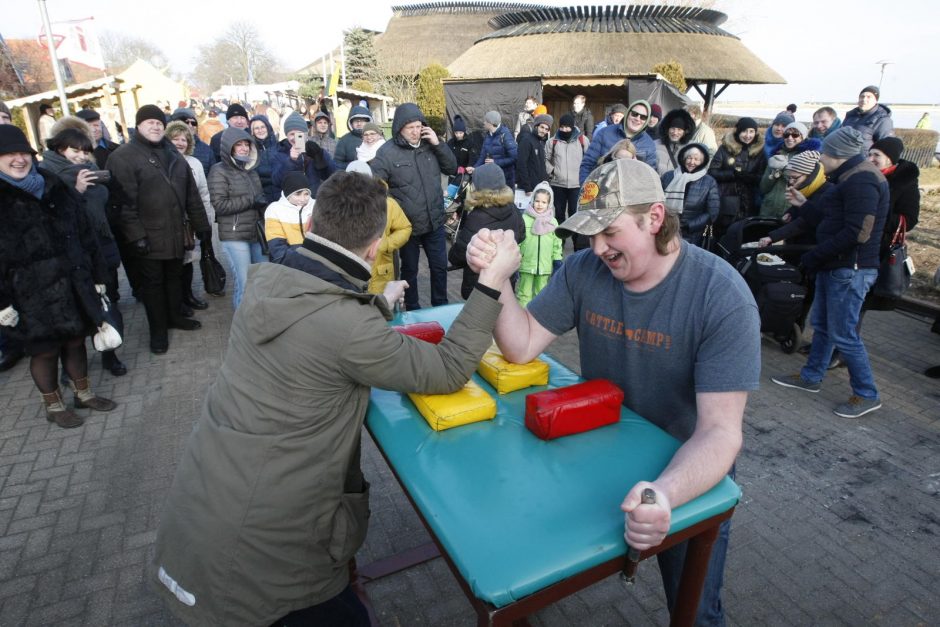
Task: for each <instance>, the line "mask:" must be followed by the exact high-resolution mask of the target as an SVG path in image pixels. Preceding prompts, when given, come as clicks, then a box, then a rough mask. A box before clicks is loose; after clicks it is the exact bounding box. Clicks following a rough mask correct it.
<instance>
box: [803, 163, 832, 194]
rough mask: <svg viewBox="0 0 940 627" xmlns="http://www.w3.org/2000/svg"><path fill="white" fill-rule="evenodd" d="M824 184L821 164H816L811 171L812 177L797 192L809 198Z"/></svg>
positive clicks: (824, 173) (824, 175) (824, 179)
mask: <svg viewBox="0 0 940 627" xmlns="http://www.w3.org/2000/svg"><path fill="white" fill-rule="evenodd" d="M825 182H826V172H825V170H824V169H823V167H822V164H821V163H817V164H816V168H815V170H814V171H813V175H812V177H810V178H808V179H807V180H806V184H805V185H803V187H800V188H799V189H798V191H799V192H800V193H801V194H803V196H805V197H806V198H809V197H810V196H812V195H813V194H815V193H816V192H817V191H818V190H819V188H820V187H822V186H823V183H825Z"/></svg>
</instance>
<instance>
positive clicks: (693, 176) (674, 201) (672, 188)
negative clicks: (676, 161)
mask: <svg viewBox="0 0 940 627" xmlns="http://www.w3.org/2000/svg"><path fill="white" fill-rule="evenodd" d="M706 174H708V168H702V169H700V170H698V171H697V172H684V171H683V170H682V168H676V169H675V170H674V171H673V177H672V180H671V181H669V185H667V186H666V189H665V190H664V191H665V192H666V209H669V211H670V213H674V214H676V215H681V214H682V210H683V209H684V208H685V188H686V186H687V185H689V184H690V183H694V182H695V181H697V180H699V179H700V178H702V177H703V176H705V175H706Z"/></svg>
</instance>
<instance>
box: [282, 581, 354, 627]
mask: <svg viewBox="0 0 940 627" xmlns="http://www.w3.org/2000/svg"><path fill="white" fill-rule="evenodd" d="M309 625H322V626H323V627H369V612H368V610H366V606H365V605H363V604H362V601H360V600H359V597H357V596H356V593H355V592H353V589H352V586H346V587H345V588H344V589H343V591H342V592H340V593H339V594H337V595H336V596H335V597H333V598H332V599H327V600H326V601H324V602H323V603H320V604H318V605H312V606H310V607H307V608H304V609H302V610H296V611H294V612H291V613H290V614H288V615H287V616H282V617H281V618H279V619H278V620H276V621H274V623H272V624H271V627H307V626H309Z"/></svg>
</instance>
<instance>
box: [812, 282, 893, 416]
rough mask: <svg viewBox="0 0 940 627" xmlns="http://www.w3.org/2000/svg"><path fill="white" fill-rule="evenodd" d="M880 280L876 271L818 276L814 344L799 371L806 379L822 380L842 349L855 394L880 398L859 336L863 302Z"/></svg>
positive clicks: (814, 306)
mask: <svg viewBox="0 0 940 627" xmlns="http://www.w3.org/2000/svg"><path fill="white" fill-rule="evenodd" d="M877 278H878V270H877V268H860V269H858V270H853V269H852V268H836V269H835V270H823V271H820V272H819V274H817V275H816V295H815V297H814V300H813V311H812V313H811V314H810V321H811V322H812V324H813V344H812V347H811V348H810V350H809V359H808V360H807V361H806V365H805V366H803V369H802V370H801V371H800V376H801V377H803V379H804V380H806V381H809V382H810V383H819V382H820V381H822V380H823V377H824V376H825V375H826V369H827V368H828V367H829V361H830V360H831V359H832V352H833V350H835V349H839V354H840V355H842V359H843V360H844V361H845V365H846V366H847V367H848V369H849V383H850V384H851V385H852V393H853V394H854V395H855V396H859V397H861V398H865V399H877V398H878V388H876V387H875V376H874V375H873V374H872V371H871V364H870V363H869V361H868V352H867V351H866V350H865V345H864V344H862V339H861V338H860V337H859V335H858V320H859V313H860V312H861V310H862V303H863V302H864V301H865V294H867V293H868V290H869V289H870V288H871V286H872V285H873V284H874V283H875V279H877Z"/></svg>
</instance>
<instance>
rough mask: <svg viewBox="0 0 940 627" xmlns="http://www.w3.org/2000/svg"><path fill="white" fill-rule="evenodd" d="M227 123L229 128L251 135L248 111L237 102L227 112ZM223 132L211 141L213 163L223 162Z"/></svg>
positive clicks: (214, 136)
mask: <svg viewBox="0 0 940 627" xmlns="http://www.w3.org/2000/svg"><path fill="white" fill-rule="evenodd" d="M225 123H226V124H228V125H229V126H234V127H235V128H240V129H241V130H243V131H245V132H246V133H248V134H249V135H250V134H251V131H250V130H249V128H248V111H246V110H245V107H243V106H242V105H240V104H239V103H237V102H233V103H232V104H230V105H229V106H228V109H226V110H225ZM223 131H224V129H223V130H222V131H219V132H218V133H216V134H215V135H213V136H212V139H210V140H209V146H210V147H211V148H212V156H213V158H214V159H215V161H213V163H218V162H219V161H221V160H222V157H221V151H222V133H223ZM193 134H194V135H195V132H193Z"/></svg>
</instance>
